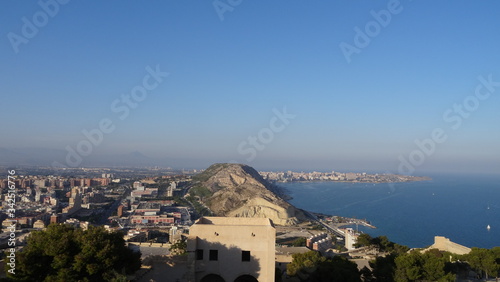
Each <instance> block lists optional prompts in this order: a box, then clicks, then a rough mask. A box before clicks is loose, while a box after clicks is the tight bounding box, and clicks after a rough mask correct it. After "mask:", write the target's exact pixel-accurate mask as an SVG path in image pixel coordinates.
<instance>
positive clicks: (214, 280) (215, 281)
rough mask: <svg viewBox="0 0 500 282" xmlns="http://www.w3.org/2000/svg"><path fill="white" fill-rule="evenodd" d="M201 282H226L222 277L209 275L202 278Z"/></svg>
mask: <svg viewBox="0 0 500 282" xmlns="http://www.w3.org/2000/svg"><path fill="white" fill-rule="evenodd" d="M200 281H201V282H226V281H224V278H222V277H220V275H217V274H208V275H205V277H203V278H201V280H200Z"/></svg>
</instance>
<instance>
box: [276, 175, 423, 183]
mask: <svg viewBox="0 0 500 282" xmlns="http://www.w3.org/2000/svg"><path fill="white" fill-rule="evenodd" d="M422 178H423V177H422ZM431 180H432V178H430V177H427V178H426V179H418V180H417V179H415V180H406V181H357V180H355V181H348V180H329V179H328V180H321V179H313V180H292V181H277V180H274V181H272V183H275V184H278V183H312V182H338V183H353V184H354V183H357V184H390V183H410V182H421V181H431ZM268 181H269V180H268Z"/></svg>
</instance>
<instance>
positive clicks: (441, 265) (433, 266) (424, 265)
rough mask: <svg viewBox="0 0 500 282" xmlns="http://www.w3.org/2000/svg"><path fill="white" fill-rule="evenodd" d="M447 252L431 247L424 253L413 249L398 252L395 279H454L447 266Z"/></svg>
mask: <svg viewBox="0 0 500 282" xmlns="http://www.w3.org/2000/svg"><path fill="white" fill-rule="evenodd" d="M449 255H450V254H449V253H446V252H445V253H442V252H440V251H439V250H437V249H431V250H429V251H427V252H425V253H421V252H420V251H419V250H414V251H412V252H410V253H406V254H400V255H399V256H398V257H397V258H396V260H395V262H396V272H395V280H396V281H418V280H423V281H443V282H444V281H455V275H454V274H453V273H451V271H450V268H449V267H447V265H446V264H447V258H448V257H449Z"/></svg>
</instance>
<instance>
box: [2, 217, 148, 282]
mask: <svg viewBox="0 0 500 282" xmlns="http://www.w3.org/2000/svg"><path fill="white" fill-rule="evenodd" d="M140 257H141V253H140V252H134V251H132V250H130V249H129V248H127V247H126V246H125V241H124V239H123V236H122V234H120V233H117V232H108V231H106V230H105V229H104V228H103V227H89V229H88V230H85V231H83V230H82V229H76V228H73V227H71V226H68V225H64V224H51V225H49V226H48V228H47V229H46V230H43V231H34V232H33V233H32V234H31V235H30V236H29V238H28V240H27V245H26V246H25V247H24V249H23V250H22V251H21V252H19V253H18V254H17V263H16V273H15V275H8V277H9V278H11V279H12V280H14V281H122V280H124V279H125V278H126V276H125V275H126V274H132V273H134V272H135V271H137V270H138V269H139V268H140V267H141V259H140Z"/></svg>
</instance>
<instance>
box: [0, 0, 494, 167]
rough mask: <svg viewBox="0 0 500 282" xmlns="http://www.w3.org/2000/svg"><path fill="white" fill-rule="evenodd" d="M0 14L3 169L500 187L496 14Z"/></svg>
mask: <svg viewBox="0 0 500 282" xmlns="http://www.w3.org/2000/svg"><path fill="white" fill-rule="evenodd" d="M221 3H222V4H221ZM0 7H1V9H0V30H1V31H2V34H3V36H2V39H1V40H0V51H1V52H0V59H1V61H2V64H1V65H0V81H1V83H0V92H1V93H2V104H3V105H4V107H3V108H2V111H1V112H0V118H1V120H2V122H1V123H0V132H2V137H1V142H0V165H1V164H5V163H10V164H15V162H16V159H17V160H18V163H25V162H28V163H29V162H33V163H35V162H37V161H39V160H42V159H43V161H46V162H47V163H50V164H52V165H61V166H66V167H79V166H85V165H86V164H87V163H88V164H92V163H99V162H101V163H105V162H109V161H111V162H113V161H117V162H119V161H120V160H125V159H126V158H129V157H130V158H129V159H130V161H131V162H134V159H133V157H134V156H129V155H130V154H133V153H134V152H139V154H136V155H135V157H136V158H137V159H138V160H141V161H144V162H147V161H148V160H147V159H148V158H149V159H155V160H161V162H165V166H172V167H174V168H182V167H186V168H187V167H191V168H206V167H207V166H208V165H210V164H212V163H218V162H238V163H245V164H248V165H250V166H253V167H255V168H258V169H259V170H266V169H272V168H274V169H283V170H288V169H289V170H310V171H312V170H318V171H320V170H321V171H331V170H336V171H367V172H385V171H387V172H391V173H405V174H414V175H424V174H428V173H429V172H436V173H441V172H448V173H465V172H469V173H490V174H498V173H500V146H499V145H498V144H500V114H499V111H498V109H499V105H500V97H499V96H500V94H499V93H500V72H499V70H498V65H499V63H500V55H499V54H498V51H497V50H499V49H500V39H499V38H498V37H496V36H494V34H496V32H497V27H498V26H500V18H498V16H497V11H498V8H500V3H498V2H494V1H483V2H465V1H464V2H451V1H445V2H430V1H394V0H389V1H376V2H375V1H353V2H351V1H349V2H333V3H332V2H326V1H322V2H318V3H314V4H311V3H305V2H304V3H303V2H300V3H290V2H285V1H274V2H272V3H268V2H262V1H209V2H195V1H182V2H165V3H164V2H146V3H144V2H119V4H118V2H105V3H101V2H96V1H91V2H76V1H69V2H65V1H62V0H61V1H60V2H58V1H56V0H44V1H40V2H23V1H9V2H2V3H1V4H0ZM23 150H24V153H23ZM52 150H53V151H52ZM110 156H113V157H110ZM137 159H136V160H137ZM127 160H128V159H127Z"/></svg>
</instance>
